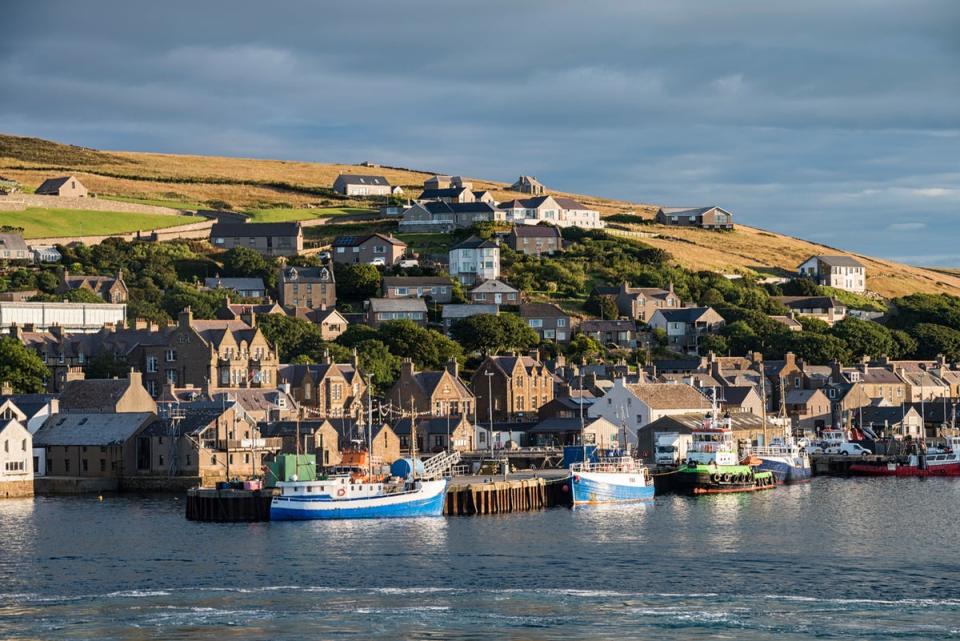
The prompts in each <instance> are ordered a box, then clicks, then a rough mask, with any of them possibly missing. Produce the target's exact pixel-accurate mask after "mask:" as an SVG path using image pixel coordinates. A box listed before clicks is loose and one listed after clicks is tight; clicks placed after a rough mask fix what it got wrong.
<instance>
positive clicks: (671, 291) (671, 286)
mask: <svg viewBox="0 0 960 641" xmlns="http://www.w3.org/2000/svg"><path fill="white" fill-rule="evenodd" d="M667 291H668V292H670V293H671V294H672V293H673V281H672V280H671V281H670V286H669V287H668V288H667Z"/></svg>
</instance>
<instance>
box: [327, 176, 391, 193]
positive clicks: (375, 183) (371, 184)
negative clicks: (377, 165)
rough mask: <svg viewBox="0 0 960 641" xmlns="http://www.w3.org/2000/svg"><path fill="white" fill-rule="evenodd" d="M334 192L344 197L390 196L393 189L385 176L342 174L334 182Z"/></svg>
mask: <svg viewBox="0 0 960 641" xmlns="http://www.w3.org/2000/svg"><path fill="white" fill-rule="evenodd" d="M333 190H334V191H335V192H337V193H338V194H343V195H344V196H389V195H391V194H392V193H393V187H392V186H391V185H390V182H389V181H388V180H387V179H386V178H384V177H383V176H364V175H360V174H340V175H339V176H337V179H336V180H335V181H333Z"/></svg>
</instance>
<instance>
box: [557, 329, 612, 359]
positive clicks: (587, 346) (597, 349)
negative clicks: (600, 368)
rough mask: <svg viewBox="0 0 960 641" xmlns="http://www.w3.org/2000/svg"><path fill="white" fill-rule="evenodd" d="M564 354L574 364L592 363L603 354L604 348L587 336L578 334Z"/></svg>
mask: <svg viewBox="0 0 960 641" xmlns="http://www.w3.org/2000/svg"><path fill="white" fill-rule="evenodd" d="M563 352H564V354H566V355H567V357H568V358H569V359H570V360H571V361H574V362H590V361H593V360H594V359H596V358H597V357H598V356H600V354H601V353H602V352H603V346H602V345H601V344H600V343H598V342H597V341H596V340H595V339H593V338H591V337H590V336H587V335H586V334H582V333H578V334H576V335H575V336H574V337H573V338H571V339H570V342H569V343H567V346H566V347H565V348H564V350H563Z"/></svg>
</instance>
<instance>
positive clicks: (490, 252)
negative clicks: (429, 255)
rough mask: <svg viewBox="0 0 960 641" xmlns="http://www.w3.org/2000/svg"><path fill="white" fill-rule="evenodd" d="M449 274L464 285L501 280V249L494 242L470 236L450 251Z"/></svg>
mask: <svg viewBox="0 0 960 641" xmlns="http://www.w3.org/2000/svg"><path fill="white" fill-rule="evenodd" d="M449 256H450V265H449V272H450V277H451V278H456V279H457V280H459V281H460V283H461V284H463V285H474V284H478V283H482V282H483V281H485V280H496V279H497V278H500V247H499V246H498V245H497V244H496V243H495V242H493V241H490V240H484V239H482V238H480V237H479V236H470V237H469V238H467V239H466V240H464V241H462V242H460V243H458V244H456V245H454V246H453V247H452V248H451V249H450V253H449Z"/></svg>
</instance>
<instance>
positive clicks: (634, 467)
mask: <svg viewBox="0 0 960 641" xmlns="http://www.w3.org/2000/svg"><path fill="white" fill-rule="evenodd" d="M570 487H571V492H572V495H573V504H574V505H598V504H603V503H632V502H636V501H650V500H653V495H654V488H653V478H652V477H651V476H650V474H649V472H648V471H647V468H646V467H645V466H643V465H640V464H639V463H637V460H636V459H635V458H633V457H632V456H629V455H620V456H608V457H600V458H597V459H596V460H595V461H591V460H584V461H581V462H579V463H574V464H572V465H571V466H570Z"/></svg>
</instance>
